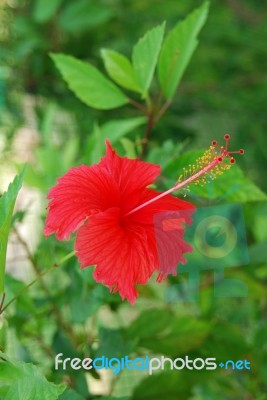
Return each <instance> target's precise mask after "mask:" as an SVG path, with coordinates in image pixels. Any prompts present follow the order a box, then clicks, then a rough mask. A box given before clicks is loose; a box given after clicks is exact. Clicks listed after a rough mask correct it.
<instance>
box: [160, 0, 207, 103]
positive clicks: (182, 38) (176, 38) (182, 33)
mask: <svg viewBox="0 0 267 400" xmlns="http://www.w3.org/2000/svg"><path fill="white" fill-rule="evenodd" d="M208 5H209V3H208V2H205V3H204V4H203V5H202V6H201V7H199V8H197V9H196V10H194V11H193V12H192V13H191V14H190V15H189V16H188V17H187V18H186V19H185V20H183V21H182V22H178V24H177V25H176V26H175V28H174V29H172V30H171V31H170V32H169V34H168V36H167V37H166V39H165V41H164V43H163V46H162V51H161V53H160V57H159V64H158V76H159V81H160V84H161V88H162V90H163V93H164V95H165V96H166V98H167V99H171V98H172V97H173V95H174V93H175V91H176V88H177V86H178V84H179V82H180V80H181V78H182V75H183V73H184V71H185V69H186V67H187V65H188V63H189V61H190V58H191V57H192V54H193V52H194V51H195V49H196V47H197V44H198V40H197V35H198V33H199V31H200V30H201V28H202V26H203V25H204V23H205V21H206V18H207V15H208Z"/></svg>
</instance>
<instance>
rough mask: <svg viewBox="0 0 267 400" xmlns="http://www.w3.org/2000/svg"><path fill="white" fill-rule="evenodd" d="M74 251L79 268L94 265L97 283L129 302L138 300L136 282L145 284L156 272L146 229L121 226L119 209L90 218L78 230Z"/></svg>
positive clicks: (135, 226) (134, 226)
mask: <svg viewBox="0 0 267 400" xmlns="http://www.w3.org/2000/svg"><path fill="white" fill-rule="evenodd" d="M75 249H76V251H77V256H78V259H79V261H80V262H81V263H82V265H81V266H82V268H84V267H86V266H89V265H94V264H96V269H95V272H94V277H95V279H96V281H97V282H102V283H104V284H105V285H107V286H109V288H110V290H113V291H119V293H120V295H121V297H122V299H124V298H127V299H128V300H129V301H130V302H131V303H134V302H135V300H136V298H137V291H136V289H135V283H139V284H144V283H146V282H147V281H148V279H149V278H150V276H151V274H152V273H153V271H154V270H155V269H156V265H155V260H154V255H153V253H152V251H151V249H150V248H149V245H148V241H147V235H146V230H145V229H144V228H143V227H141V226H137V225H133V226H124V225H123V224H122V223H121V221H120V209H119V208H112V209H109V210H107V211H105V212H103V213H99V214H97V215H93V216H92V217H90V220H88V222H87V223H86V224H85V225H84V226H82V227H81V228H80V229H79V231H78V234H77V239H76V244H75Z"/></svg>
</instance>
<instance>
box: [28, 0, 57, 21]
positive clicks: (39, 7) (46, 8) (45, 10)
mask: <svg viewBox="0 0 267 400" xmlns="http://www.w3.org/2000/svg"><path fill="white" fill-rule="evenodd" d="M61 3H62V0H53V1H47V0H35V2H34V8H33V19H34V20H35V21H36V22H39V23H43V22H46V21H48V20H49V19H50V18H51V17H53V15H54V14H55V13H56V11H57V9H58V8H59V6H60V4H61Z"/></svg>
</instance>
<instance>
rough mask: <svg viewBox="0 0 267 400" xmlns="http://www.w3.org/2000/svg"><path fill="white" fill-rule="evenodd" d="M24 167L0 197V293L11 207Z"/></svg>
mask: <svg viewBox="0 0 267 400" xmlns="http://www.w3.org/2000/svg"><path fill="white" fill-rule="evenodd" d="M24 173H25V168H24V169H23V171H22V172H21V173H20V174H19V175H17V176H16V177H15V179H14V180H13V182H12V183H10V185H9V186H8V190H7V191H6V192H4V194H3V195H2V197H1V198H0V293H2V292H3V291H4V276H5V264H6V250H7V241H8V234H9V230H10V226H11V222H12V215H13V209H14V206H15V202H16V198H17V195H18V192H19V190H20V188H21V185H22V180H23V177H24Z"/></svg>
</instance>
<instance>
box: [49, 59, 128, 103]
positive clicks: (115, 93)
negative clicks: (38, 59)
mask: <svg viewBox="0 0 267 400" xmlns="http://www.w3.org/2000/svg"><path fill="white" fill-rule="evenodd" d="M51 58H52V59H53V61H54V62H55V64H56V66H57V68H58V69H59V71H60V72H61V74H62V76H63V78H64V79H65V81H66V82H67V83H68V86H69V88H70V89H71V90H72V91H73V92H74V93H75V94H76V96H77V97H78V98H79V99H80V100H82V101H83V102H84V103H85V104H87V105H88V106H91V107H94V108H97V109H100V110H109V109H112V108H116V107H119V106H122V105H123V104H126V103H127V102H128V98H127V97H126V96H125V94H124V93H123V92H122V91H121V90H120V89H119V88H118V87H117V86H115V85H114V84H113V83H112V82H111V81H110V80H109V79H107V78H106V77H105V76H104V75H103V74H102V73H101V72H99V71H98V70H97V69H96V68H95V67H94V66H93V65H91V64H89V63H85V62H83V61H80V60H78V59H77V58H74V57H71V56H67V55H65V54H51Z"/></svg>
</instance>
